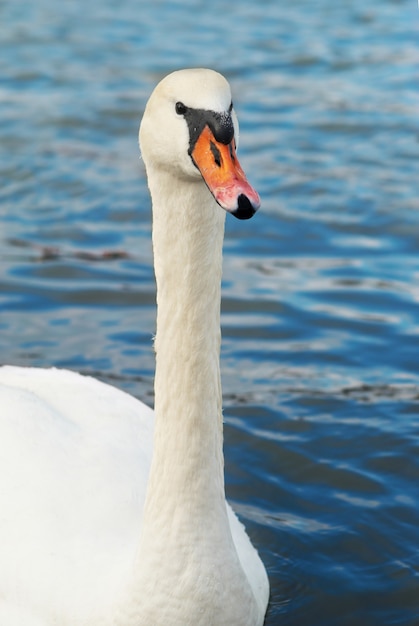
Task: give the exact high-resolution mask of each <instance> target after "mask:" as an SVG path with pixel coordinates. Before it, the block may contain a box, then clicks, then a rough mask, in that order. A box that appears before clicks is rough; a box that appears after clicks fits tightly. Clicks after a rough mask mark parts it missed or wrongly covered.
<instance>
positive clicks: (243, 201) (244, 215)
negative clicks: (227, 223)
mask: <svg viewBox="0 0 419 626" xmlns="http://www.w3.org/2000/svg"><path fill="white" fill-rule="evenodd" d="M255 213H256V209H255V207H254V206H253V204H252V203H251V202H250V200H249V198H248V197H247V196H245V195H244V193H241V194H240V195H239V197H238V199H237V209H236V210H235V211H232V215H234V217H237V219H238V220H250V218H251V217H253V216H254V214H255Z"/></svg>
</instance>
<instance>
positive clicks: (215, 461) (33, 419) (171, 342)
mask: <svg viewBox="0 0 419 626" xmlns="http://www.w3.org/2000/svg"><path fill="white" fill-rule="evenodd" d="M177 102H182V103H183V104H184V105H185V106H186V107H188V111H192V110H193V111H202V112H203V113H202V115H206V112H208V111H210V112H212V113H214V112H215V113H216V114H218V113H219V114H220V116H219V118H217V116H215V119H220V120H221V122H222V123H224V122H223V118H222V117H221V115H224V116H226V115H227V113H226V112H228V111H229V107H230V103H231V95H230V89H229V87H228V84H227V82H226V81H225V79H224V78H223V77H222V76H220V75H219V74H217V73H215V72H212V71H210V70H184V71H181V72H176V73H174V74H171V75H170V76H169V77H167V78H166V79H164V80H163V81H162V82H161V83H160V85H159V86H158V87H157V88H156V90H155V92H154V93H153V95H152V96H151V98H150V100H149V103H148V105H147V109H146V112H145V114H144V118H143V122H142V129H141V133H140V140H141V151H142V156H143V159H144V162H145V164H146V168H147V176H148V181H149V186H150V191H151V195H152V200H153V246H154V257H155V270H156V279H157V287H158V318H157V335H156V361H157V363H156V381H155V392H156V406H155V412H153V411H152V410H151V409H150V408H148V407H147V406H145V405H144V404H143V403H141V402H139V401H138V400H136V399H135V398H133V397H131V396H129V395H128V394H126V393H124V392H122V391H119V390H117V389H115V388H113V387H111V386H109V385H105V384H104V383H101V382H99V381H97V380H95V379H92V378H89V377H84V376H81V375H79V374H77V373H74V372H69V371H65V370H55V369H48V370H42V369H31V368H16V367H7V366H6V367H3V368H0V551H1V553H0V624H1V626H53V625H54V626H55V625H57V626H99V625H100V626H108V625H109V626H110V625H113V626H163V625H164V626H210V625H214V626H223V625H225V626H260V625H261V624H262V623H263V620H264V614H265V611H266V605H267V601H268V594H269V586H268V580H267V576H266V572H265V569H264V567H263V565H262V562H261V561H260V558H259V556H258V554H257V552H256V550H255V549H254V548H253V547H252V545H251V543H250V541H249V539H248V537H247V535H246V533H245V531H244V528H243V526H242V525H241V524H240V523H239V522H238V520H237V518H236V517H235V515H234V514H233V513H232V511H231V509H230V507H229V506H228V505H227V507H226V503H225V496H224V479H223V457H222V423H221V387H220V378H219V342H220V324H219V306H220V281H221V254H222V252H221V246H222V239H223V224H224V211H223V210H222V209H221V208H220V207H219V206H218V205H217V204H216V202H215V201H214V198H216V199H217V200H218V202H219V204H221V205H223V200H222V197H221V195H220V194H221V191H220V187H219V186H218V187H217V186H215V187H213V188H211V187H212V182H211V179H210V178H206V179H205V180H206V183H207V185H205V183H204V181H203V179H202V176H204V175H205V176H206V175H207V172H206V171H205V172H203V173H202V176H201V173H200V171H199V169H198V166H197V164H196V162H195V161H193V159H192V157H191V154H190V152H191V142H190V124H189V122H188V116H187V115H183V114H179V113H178V112H176V106H175V105H176V103H177ZM212 113H211V114H212ZM191 115H192V113H191ZM194 115H195V113H194ZM231 116H232V119H233V123H234V128H235V134H236V137H237V132H238V129H237V121H236V119H235V116H234V112H231ZM204 126H205V124H204ZM216 134H217V132H216V129H215V135H216ZM215 139H216V137H215ZM215 139H214V141H215ZM223 149H224V147H223V145H221V144H220V150H223ZM188 151H189V152H188ZM230 151H231V149H230ZM211 154H214V148H212V152H211ZM207 156H208V155H207ZM209 156H211V155H209ZM201 169H202V168H201ZM218 170H219V167H218V166H217V172H218V173H219V171H218ZM217 175H218V174H217ZM229 176H230V174H229ZM227 182H228V184H230V186H231V189H233V191H234V190H235V189H236V188H237V189H236V192H237V193H236V198H237V197H238V196H240V195H247V197H248V198H249V202H250V204H251V205H252V206H253V205H254V206H255V208H257V206H256V205H257V202H256V201H255V198H257V196H256V195H254V194H255V192H254V191H253V190H252V188H251V187H250V186H249V185H248V183H247V181H245V180H244V179H240V180H239V179H237V180H233V181H231V180H230V178H229V179H228V181H227ZM209 189H210V190H211V193H212V195H211V193H210V191H209ZM232 193H233V192H232V191H231V190H230V191H229V200H228V203H229V204H228V206H225V208H226V209H227V210H229V211H231V212H233V213H234V212H235V211H234V207H233V206H232V200H231V198H232ZM252 194H253V195H252ZM238 202H239V203H240V202H241V201H240V200H239V201H238ZM248 206H249V205H248V204H247V203H245V210H246V211H248ZM239 208H240V207H239ZM246 216H247V217H249V215H246ZM152 459H153V460H152Z"/></svg>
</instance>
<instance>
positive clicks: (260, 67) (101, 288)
mask: <svg viewBox="0 0 419 626" xmlns="http://www.w3.org/2000/svg"><path fill="white" fill-rule="evenodd" d="M418 18H419V12H418V9H417V6H416V4H415V3H414V2H413V0H412V1H411V2H408V1H407V0H398V1H396V0H394V1H389V0H370V2H368V3H365V2H361V0H352V1H351V2H348V1H346V0H342V1H341V2H336V3H335V2H332V1H331V0H319V1H318V2H309V1H308V0H295V2H292V3H291V2H284V1H283V0H280V1H277V0H275V1H271V2H269V1H267V2H250V1H246V0H243V1H242V2H240V3H222V2H221V1H220V0H214V1H213V2H211V3H203V2H202V3H201V2H198V1H192V2H189V3H187V2H168V1H161V2H155V3H147V4H145V3H140V2H135V0H121V1H120V2H119V3H118V5H115V3H111V2H95V1H93V2H90V3H88V2H81V1H80V0H73V1H72V2H62V3H58V4H57V3H55V2H52V0H37V2H36V3H35V2H27V1H23V2H12V1H11V0H3V1H2V2H1V3H0V22H1V30H0V41H1V51H2V53H1V55H0V172H1V181H2V182H1V186H0V218H1V219H0V244H1V247H0V350H1V361H2V362H4V363H14V364H20V365H40V366H49V365H56V366H60V367H61V366H62V367H68V368H73V369H77V370H80V371H82V372H84V373H88V374H94V375H96V376H98V377H100V378H101V379H103V380H106V381H110V382H112V383H113V384H116V385H117V386H119V387H121V388H124V389H126V390H128V391H129V392H131V393H133V394H134V395H136V396H138V397H140V398H141V399H143V400H145V401H146V402H148V403H152V402H153V398H152V389H153V367H154V362H153V354H152V349H151V337H152V334H153V332H154V318H155V306H154V298H155V291H154V279H153V272H152V258H151V245H150V209H149V204H150V203H149V197H148V192H147V189H146V182H145V175H144V171H143V168H142V166H141V163H140V160H139V155H138V148H137V138H136V135H137V128H138V123H139V120H140V118H141V114H142V110H143V107H144V104H145V102H146V99H147V97H148V94H149V93H150V91H151V89H152V88H153V86H154V85H155V83H156V82H157V81H158V80H159V79H160V78H161V77H162V76H163V75H164V74H166V73H168V72H169V71H171V70H172V69H176V68H179V67H185V66H195V65H201V66H210V67H213V68H215V69H218V70H220V71H222V72H223V73H224V74H225V75H226V76H227V77H228V78H229V80H230V82H231V84H232V87H233V92H234V100H235V104H236V109H237V111H238V114H239V118H240V120H241V131H242V133H241V146H240V154H241V160H242V163H243V165H244V168H245V170H246V171H247V173H248V175H249V178H250V180H251V181H252V182H253V184H254V185H255V186H256V187H257V189H258V190H259V192H260V194H261V196H262V200H263V209H262V211H261V212H260V213H259V214H258V215H257V216H256V217H255V218H254V219H253V220H252V222H238V221H237V220H234V219H233V218H229V219H228V222H227V232H226V242H225V264H224V268H225V269H224V286H223V295H224V301H223V316H222V322H223V350H222V371H223V384H224V405H225V421H226V433H225V435H226V472H227V489H228V495H229V498H230V499H231V500H232V502H233V503H234V506H235V508H236V509H237V511H238V512H239V513H240V515H241V516H242V518H243V519H244V521H245V522H246V524H247V527H248V529H249V532H250V534H251V536H252V538H253V541H254V542H255V543H256V544H257V546H258V548H259V550H260V552H261V555H262V557H263V559H264V561H265V563H266V565H267V568H268V571H269V576H270V580H271V588H272V599H271V604H270V608H269V612H268V616H267V620H266V624H267V625H268V626H273V625H276V624H280V625H281V624H283V625H290V626H294V625H298V626H335V625H338V624H339V626H349V625H350V626H375V625H377V626H378V625H379V626H387V625H393V624H394V625H396V624H397V625H400V626H402V625H403V626H414V625H418V624H419V336H418V335H419V199H418V193H417V192H418V179H419V170H418V157H419V142H418V139H419V128H418V105H419V96H418V91H417V88H418V79H419V69H418V68H419V52H418V42H419V40H418V35H419V32H418V23H419V22H418Z"/></svg>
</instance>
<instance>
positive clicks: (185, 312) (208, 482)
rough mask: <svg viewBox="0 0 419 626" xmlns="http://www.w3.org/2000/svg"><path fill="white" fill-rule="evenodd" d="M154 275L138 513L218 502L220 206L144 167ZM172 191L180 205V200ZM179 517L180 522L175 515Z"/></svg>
mask: <svg viewBox="0 0 419 626" xmlns="http://www.w3.org/2000/svg"><path fill="white" fill-rule="evenodd" d="M148 176H149V185H150V189H151V194H152V198H153V248H154V265H155V273H156V281H157V311H158V312H157V334H156V339H155V350H156V377H155V414H156V432H155V442H154V451H153V463H152V470H151V475H150V481H149V489H148V497H147V503H146V510H145V515H146V516H148V515H150V513H151V515H152V519H153V524H155V520H156V515H158V516H161V515H163V511H164V510H165V512H166V513H167V514H168V515H175V514H176V515H188V517H189V518H191V517H192V518H195V522H196V521H197V518H199V517H202V518H206V517H207V516H208V514H209V513H210V512H211V511H213V510H214V507H219V506H220V504H221V505H222V506H223V507H224V468H223V456H222V420H221V385H220V371H219V356H220V289H221V286H220V285H221V271H222V267H221V265H222V243H223V237H224V211H223V210H222V209H221V208H220V207H218V206H217V205H216V204H215V202H214V201H213V199H212V197H211V195H210V194H209V192H208V190H207V188H206V187H205V186H204V185H203V184H202V183H188V184H186V183H184V184H182V192H181V191H180V189H179V188H178V186H177V185H179V183H177V184H176V182H175V180H173V179H172V178H170V177H169V176H168V175H167V176H166V177H165V176H162V174H161V173H160V174H159V179H158V189H155V188H154V178H153V176H152V174H151V173H150V172H149V173H148ZM180 197H181V198H182V204H180ZM183 523H186V520H184V521H183Z"/></svg>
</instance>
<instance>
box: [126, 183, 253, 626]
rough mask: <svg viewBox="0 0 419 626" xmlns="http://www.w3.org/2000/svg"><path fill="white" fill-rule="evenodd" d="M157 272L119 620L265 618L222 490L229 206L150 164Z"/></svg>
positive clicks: (198, 622)
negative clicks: (151, 428)
mask: <svg viewBox="0 0 419 626" xmlns="http://www.w3.org/2000/svg"><path fill="white" fill-rule="evenodd" d="M147 175H148V181H149V186H150V191H151V195H152V199H153V246H154V263H155V272H156V280H157V308H158V314H157V335H156V340H155V348H156V378H155V419H156V423H155V436H154V450H153V459H152V464H151V470H150V476H149V482H148V487H147V496H146V502H145V507H144V516H143V520H142V528H141V537H140V545H139V550H138V555H137V559H136V566H135V572H136V573H135V575H134V581H133V594H134V597H135V601H134V603H133V604H132V605H131V606H132V607H133V612H132V613H131V615H130V617H129V619H127V620H126V622H124V621H123V620H121V624H122V623H124V624H125V623H127V624H128V623H129V624H133V625H134V624H135V626H137V624H155V625H156V626H161V625H163V624H165V625H166V624H170V625H171V626H185V624H187V625H189V624H194V626H207V625H208V624H217V626H224V625H229V626H231V625H233V624H234V625H236V624H240V626H246V625H247V624H249V625H250V624H252V625H254V624H256V618H255V611H256V610H257V609H256V604H255V599H254V596H253V594H252V591H251V589H250V586H249V583H248V581H247V578H246V576H245V574H244V572H243V569H242V566H241V564H240V562H239V558H238V554H237V551H236V548H235V546H234V542H233V539H232V535H231V530H230V524H229V520H228V515H227V507H226V502H225V493H224V462H223V451H222V445H223V433H222V416H221V384H220V370H219V353H220V290H221V264H222V243H223V236H224V212H223V211H222V209H221V208H220V207H218V206H217V205H216V204H215V202H214V201H213V199H212V197H211V195H210V194H209V192H208V190H207V188H206V187H205V185H204V184H203V183H202V182H201V183H191V182H188V181H179V179H178V178H176V179H175V178H173V177H171V176H170V175H169V174H167V173H164V172H159V175H158V177H157V176H156V175H155V173H154V172H153V171H148V172H147Z"/></svg>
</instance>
